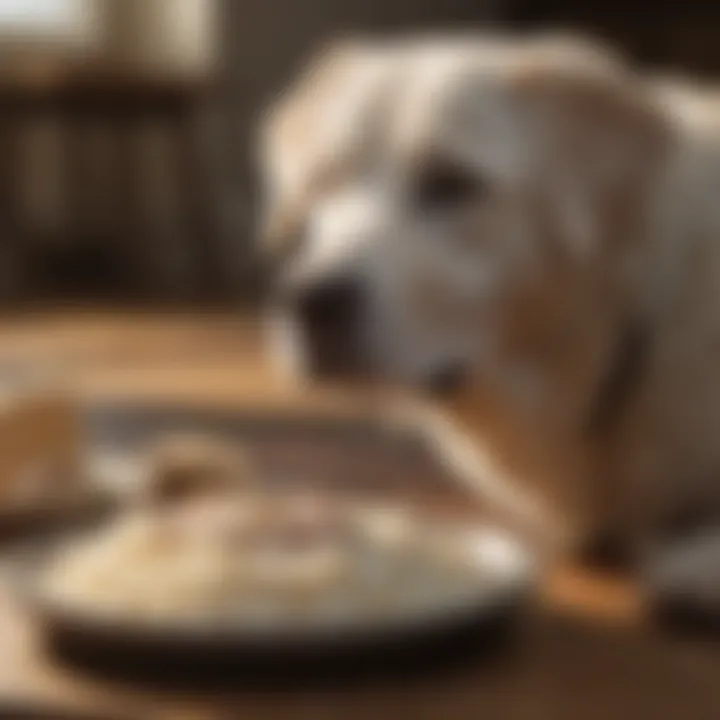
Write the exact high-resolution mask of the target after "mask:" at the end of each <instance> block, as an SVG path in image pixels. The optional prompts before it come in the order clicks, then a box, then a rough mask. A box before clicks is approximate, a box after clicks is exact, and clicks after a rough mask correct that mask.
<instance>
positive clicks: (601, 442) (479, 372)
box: [260, 38, 720, 548]
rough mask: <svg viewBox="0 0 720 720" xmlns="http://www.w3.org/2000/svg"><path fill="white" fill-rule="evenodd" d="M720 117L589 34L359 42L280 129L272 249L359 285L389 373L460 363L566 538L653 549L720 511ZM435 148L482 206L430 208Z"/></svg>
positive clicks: (270, 210) (315, 74)
mask: <svg viewBox="0 0 720 720" xmlns="http://www.w3.org/2000/svg"><path fill="white" fill-rule="evenodd" d="M714 112H715V102H714V98H711V97H710V96H708V97H701V95H700V93H699V92H698V91H696V90H695V89H693V88H691V87H686V86H684V85H683V84H681V83H680V84H677V83H672V82H664V81H662V82H658V83H651V82H649V81H646V80H645V79H643V78H640V77H638V75H637V74H636V73H635V72H633V70H632V69H631V68H629V67H628V65H627V64H626V63H625V62H624V61H623V60H622V59H620V58H618V57H615V56H614V55H613V54H612V53H610V52H608V51H606V50H604V49H602V48H598V47H596V46H594V45H592V44H590V43H586V42H581V41H573V40H567V39H562V38H546V39H542V38H535V39H529V38H525V39H522V40H520V39H498V38H484V39H483V38H456V39H433V38H423V39H415V40H412V39H411V40H394V41H390V42H381V41H368V42H357V43H356V42H348V43H341V44H339V45H337V46H333V47H331V48H328V49H326V50H325V51H324V52H322V53H320V55H319V58H318V59H317V60H316V62H315V63H314V64H312V65H311V67H310V69H309V71H308V72H307V74H306V75H305V76H304V77H303V78H302V79H301V80H300V81H299V82H298V83H297V84H296V85H295V86H294V87H293V88H292V89H291V90H290V92H289V93H287V94H286V95H284V96H283V97H282V98H281V99H280V100H279V101H278V103H277V104H276V105H275V106H274V107H273V108H272V109H271V112H270V113H269V114H268V117H267V118H266V119H265V122H264V123H263V136H262V139H261V143H260V147H261V152H262V157H261V162H262V167H263V170H264V181H265V190H266V199H267V206H266V235H267V238H268V239H267V242H268V247H269V248H271V250H272V252H273V254H275V256H276V257H278V258H282V263H283V266H284V268H285V269H284V273H285V275H286V277H291V278H292V282H294V283H313V282H315V281H318V280H320V279H322V278H325V277H328V276H330V275H333V274H335V273H338V272H340V271H342V273H344V274H347V273H351V274H353V275H354V276H356V277H360V278H362V282H363V283H364V285H365V287H366V288H367V290H368V298H369V299H368V302H367V307H366V308H365V310H364V316H363V317H364V320H363V323H362V327H361V328H360V330H358V329H357V328H356V331H359V332H361V333H362V338H363V347H364V348H365V352H366V354H367V358H366V360H367V363H366V365H367V366H368V367H371V368H372V372H373V373H375V374H377V375H378V376H382V377H384V378H386V379H388V378H389V379H391V380H392V381H395V382H400V383H402V384H405V385H410V386H422V385H423V383H424V381H425V380H426V379H427V377H428V376H429V375H431V374H432V373H433V372H434V371H435V370H436V369H440V368H442V367H443V364H445V363H450V362H452V363H461V364H462V366H463V368H464V369H465V370H466V371H467V373H468V377H467V379H466V382H465V383H464V385H463V389H462V391H461V392H458V393H456V394H455V395H454V396H452V397H450V398H445V399H443V400H442V404H443V405H445V406H446V407H447V408H450V409H451V410H452V412H453V415H454V417H455V418H456V419H459V421H461V422H462V423H463V424H464V425H465V427H466V428H467V429H468V431H469V432H470V433H471V434H472V436H473V438H474V439H475V440H476V441H477V442H478V443H479V444H482V446H483V447H485V448H489V450H490V451H491V452H492V455H493V457H494V458H495V460H496V461H498V463H499V465H501V466H502V467H504V468H505V470H506V471H507V474H508V475H509V476H514V477H516V478H519V479H520V480H519V482H521V483H522V486H523V488H524V490H523V492H525V493H527V497H528V498H532V499H533V500H534V501H535V502H536V503H537V504H538V506H539V507H541V508H542V510H541V511H542V512H543V513H544V514H545V515H546V516H547V517H549V518H552V521H551V522H550V527H552V528H554V529H555V530H557V531H560V530H561V529H562V530H563V531H565V532H564V533H563V537H564V538H565V540H564V541H565V542H569V543H571V544H575V543H577V542H579V541H582V540H584V539H585V538H587V537H588V536H589V535H591V534H594V533H596V532H599V531H605V530H608V529H610V530H612V531H613V533H614V534H615V535H616V536H617V537H620V538H622V539H623V541H625V542H626V543H627V544H629V545H632V546H633V547H635V548H637V547H639V546H642V545H645V544H646V543H649V542H656V541H657V539H658V538H659V537H661V536H664V535H665V534H666V533H667V532H668V528H670V526H671V525H672V524H673V523H674V522H675V521H677V520H678V519H680V516H681V515H683V514H685V513H686V512H688V513H690V512H694V511H696V510H697V509H698V508H700V509H702V510H703V511H705V512H707V513H708V514H712V513H715V512H716V511H718V510H720V442H718V438H717V435H718V431H719V430H720V203H719V202H718V198H717V191H718V188H720V136H719V135H718V129H720V128H718V127H717V125H716V121H715V120H714V119H712V116H713V114H714ZM718 118H719V119H720V114H718ZM438 158H440V160H441V162H442V163H445V164H448V163H449V164H455V163H457V164H459V165H460V166H462V167H463V168H464V170H463V171H464V172H470V173H472V174H473V176H474V178H475V182H476V184H477V186H476V187H475V190H474V192H475V193H476V195H475V196H474V199H473V201H472V202H465V203H464V204H462V207H453V208H451V209H450V210H449V211H443V209H442V208H441V209H440V211H439V212H436V211H434V210H433V209H432V208H430V209H428V208H425V207H422V205H421V204H418V203H419V202H420V201H418V200H417V198H416V197H415V196H414V195H413V192H415V189H416V188H417V185H418V182H419V181H418V177H419V176H421V175H422V173H424V172H427V167H428V166H430V167H432V165H433V163H436V162H437V161H438ZM309 351H312V348H310V349H309ZM716 352H717V353H718V355H717V356H716V355H715V353H716ZM508 482H509V481H508ZM710 519H712V518H711V517H710Z"/></svg>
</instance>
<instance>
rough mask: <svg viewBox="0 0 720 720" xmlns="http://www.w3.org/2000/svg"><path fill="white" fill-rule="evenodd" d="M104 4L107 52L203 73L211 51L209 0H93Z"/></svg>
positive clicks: (173, 69) (138, 61)
mask: <svg viewBox="0 0 720 720" xmlns="http://www.w3.org/2000/svg"><path fill="white" fill-rule="evenodd" d="M95 2H103V3H104V4H105V15H106V23H107V24H106V32H105V38H106V43H107V46H106V47H107V52H108V53H109V54H110V55H111V56H113V57H114V58H116V59H119V60H122V61H124V62H128V63H131V64H133V65H138V66H141V67H147V68H149V69H152V70H164V71H170V72H189V73H192V74H197V73H202V72H203V71H206V70H208V69H209V67H210V66H211V64H212V62H213V60H214V55H215V38H214V20H215V4H216V3H215V2H214V0H95Z"/></svg>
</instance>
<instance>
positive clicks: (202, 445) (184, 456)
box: [145, 435, 252, 502]
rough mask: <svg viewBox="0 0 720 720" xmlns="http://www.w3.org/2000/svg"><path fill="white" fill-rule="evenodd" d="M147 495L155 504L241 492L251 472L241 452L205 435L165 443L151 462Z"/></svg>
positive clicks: (151, 455) (165, 440) (154, 453)
mask: <svg viewBox="0 0 720 720" xmlns="http://www.w3.org/2000/svg"><path fill="white" fill-rule="evenodd" d="M148 467H149V477H148V481H147V484H146V487H145V491H146V495H147V496H148V497H149V499H151V500H153V501H160V502H165V501H175V500H184V499H187V498H189V497H194V496H198V495H204V494H208V493H215V492H226V491H232V490H235V489H237V488H242V487H243V486H245V485H247V484H248V483H249V482H250V481H251V477H252V472H251V469H250V465H249V462H248V459H247V457H246V456H245V453H244V452H243V450H242V448H240V447H238V446H237V445H236V444H234V443H231V442H225V441H223V440H221V439H218V438H214V437H210V436H203V435H177V436H169V437H167V438H164V439H162V440H161V441H160V442H159V443H158V444H157V445H155V446H154V447H153V448H152V451H151V453H150V456H149V458H148Z"/></svg>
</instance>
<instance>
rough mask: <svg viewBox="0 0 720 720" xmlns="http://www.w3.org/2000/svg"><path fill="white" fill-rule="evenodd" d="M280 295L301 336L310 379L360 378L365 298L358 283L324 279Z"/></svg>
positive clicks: (363, 358) (363, 359)
mask: <svg viewBox="0 0 720 720" xmlns="http://www.w3.org/2000/svg"><path fill="white" fill-rule="evenodd" d="M282 294H283V304H284V306H285V308H286V310H287V312H288V313H289V315H290V316H291V317H292V318H293V319H294V322H295V323H296V324H297V329H298V331H299V333H300V334H301V336H302V342H303V351H304V353H305V367H306V369H307V372H308V373H309V374H310V375H311V376H313V377H318V378H334V379H343V378H352V377H356V376H359V375H362V374H364V372H365V370H366V369H367V368H366V357H367V348H366V347H365V343H364V341H363V327H364V326H365V322H366V316H367V296H366V293H365V290H364V288H363V284H362V282H361V281H360V280H358V279H356V278H353V277H348V276H343V277H333V278H324V279H321V280H314V281H312V282H305V283H302V284H295V285H293V286H292V287H286V288H285V289H284V291H283V293H282Z"/></svg>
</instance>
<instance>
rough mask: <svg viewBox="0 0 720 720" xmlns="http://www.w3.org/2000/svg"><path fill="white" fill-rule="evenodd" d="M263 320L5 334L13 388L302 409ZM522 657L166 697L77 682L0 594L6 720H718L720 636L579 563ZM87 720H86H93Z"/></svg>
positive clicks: (551, 596) (550, 592) (0, 326)
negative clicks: (56, 384)
mask: <svg viewBox="0 0 720 720" xmlns="http://www.w3.org/2000/svg"><path fill="white" fill-rule="evenodd" d="M259 345H260V343H259V338H258V332H257V329H256V328H255V326H254V325H253V323H251V322H248V321H245V320H241V319H238V318H236V317H231V316H219V315H194V316H189V315H177V314H175V315H170V314H165V315H149V314H142V313H134V314H132V313H125V314H118V313H100V312H96V313H88V312H85V313H79V312H73V313H67V312H65V313H59V312H55V313H53V314H46V315H43V314H35V315H32V316H29V315H23V316H19V317H13V318H7V319H6V320H4V321H3V322H2V323H0V380H1V379H2V377H3V373H7V375H8V377H12V376H13V375H14V374H16V373H17V372H18V371H19V370H22V371H23V372H28V370H32V371H33V373H34V374H35V375H36V376H38V377H45V378H53V379H54V380H62V381H63V382H66V383H68V384H69V385H71V386H72V387H73V388H74V389H76V390H77V392H78V393H80V394H81V395H82V396H83V397H85V398H89V399H112V398H123V399H125V398H128V397H133V398H141V399H173V400H192V401H202V402H208V403H213V404H227V405H242V404H247V403H254V404H257V403H263V404H267V403H279V404H280V405H283V404H286V403H288V402H290V403H292V402H295V401H296V400H297V398H295V397H293V396H292V394H291V392H290V391H289V390H288V389H287V388H280V387H278V385H277V382H275V381H274V380H273V379H271V376H270V375H269V373H268V371H267V368H266V367H265V365H264V363H263V362H262V359H261V358H260V355H259V352H258V348H259ZM538 605H539V609H538V611H537V613H535V614H534V615H533V617H532V618H530V619H529V620H528V622H527V626H526V627H524V628H523V631H522V633H521V635H520V637H519V639H518V642H517V643H516V647H515V648H514V649H513V651H512V652H511V653H509V654H508V655H507V656H503V657H502V658H498V660H497V662H490V663H483V664H482V666H476V667H468V668H465V669H463V670H461V671H458V672H457V673H454V674H451V675H448V676H445V677H442V678H437V679H436V680H432V681H428V680H427V679H425V680H424V681H423V682H422V683H418V684H413V683H409V684H404V685H402V686H400V685H397V686H386V687H382V688H381V687H369V688H368V687H366V688H363V689H360V688H358V689H355V690H352V691H351V690H347V689H345V690H343V691H337V692H322V693H320V692H315V693H299V692H295V693H283V694H278V693H273V692H260V691H254V692H249V691H247V690H245V691H237V692H230V691H224V692H222V693H218V692H215V693H202V692H200V691H197V690H196V691H192V690H189V689H187V688H185V689H178V688H173V689H165V690H162V691H159V690H157V689H153V688H150V687H138V686H136V685H129V684H125V683H123V682H121V681H119V680H107V679H105V680H99V679H97V678H92V677H90V676H87V675H82V674H80V673H78V672H76V671H72V670H70V669H68V668H66V667H63V666H62V665H61V664H59V663H57V662H55V661H53V660H52V659H50V658H49V657H47V656H46V654H45V653H44V652H43V649H42V642H41V641H42V638H40V637H38V633H37V631H36V629H35V628H33V627H32V624H31V623H30V622H29V621H28V618H27V617H26V616H25V615H24V614H23V611H22V608H19V607H17V606H16V605H15V604H14V603H13V602H12V601H11V600H10V598H9V596H8V594H7V593H2V592H0V718H1V717H17V714H16V711H15V710H9V711H8V714H5V715H4V714H3V711H4V708H5V704H7V707H8V708H11V707H12V706H13V704H14V703H15V704H19V705H18V706H21V705H23V704H30V705H40V706H44V707H50V708H54V709H56V710H57V709H58V708H65V709H74V710H79V711H86V712H87V711H93V712H95V713H97V714H99V716H100V717H119V718H128V720H130V719H134V718H159V719H160V720H162V719H163V718H177V719H178V720H182V719H185V718H188V719H190V718H198V719H202V720H205V719H207V720H211V719H212V720H214V719H215V718H217V719H218V720H220V719H221V718H253V719H254V718H265V717H283V718H284V717H288V718H295V717H297V718H311V717H312V718H328V719H330V718H332V719H334V718H345V717H347V718H369V717H373V716H377V717H378V718H384V717H390V716H392V715H395V714H400V713H402V714H403V715H404V716H406V717H408V718H414V717H417V718H427V719H428V720H429V719H431V718H479V717H486V718H493V719H494V718H499V719H505V718H508V719H514V718H518V719H522V720H525V719H528V720H564V719H565V718H567V719H568V720H588V719H590V720H592V719H594V718H597V719H598V720H601V719H604V718H612V719H613V720H621V719H622V718H642V719H645V718H648V719H649V720H650V719H651V720H666V719H667V720H673V719H674V718H678V720H696V719H697V720H700V719H701V718H702V719H704V718H708V720H717V718H720V683H719V682H718V678H719V677H720V640H718V642H717V643H715V642H713V641H712V640H709V639H705V640H703V641H700V640H698V639H697V638H690V637H671V636H669V635H668V634H667V633H664V632H661V631H659V630H658V629H657V628H656V627H654V626H653V625H652V623H650V622H649V621H648V620H647V619H646V618H645V617H644V614H643V611H642V606H641V603H640V600H639V598H638V593H637V592H636V590H635V588H634V587H633V585H632V583H631V582H630V581H628V580H626V579H624V578H621V577H620V578H619V577H613V576H610V575H605V574H601V573H599V572H597V571H591V570H587V569H583V568H580V567H569V568H564V569H561V570H559V571H558V572H557V573H556V574H555V576H554V577H553V578H551V579H549V580H548V582H547V584H546V586H545V588H544V591H543V596H542V598H541V601H540V602H539V603H538ZM81 717H83V715H81Z"/></svg>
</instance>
